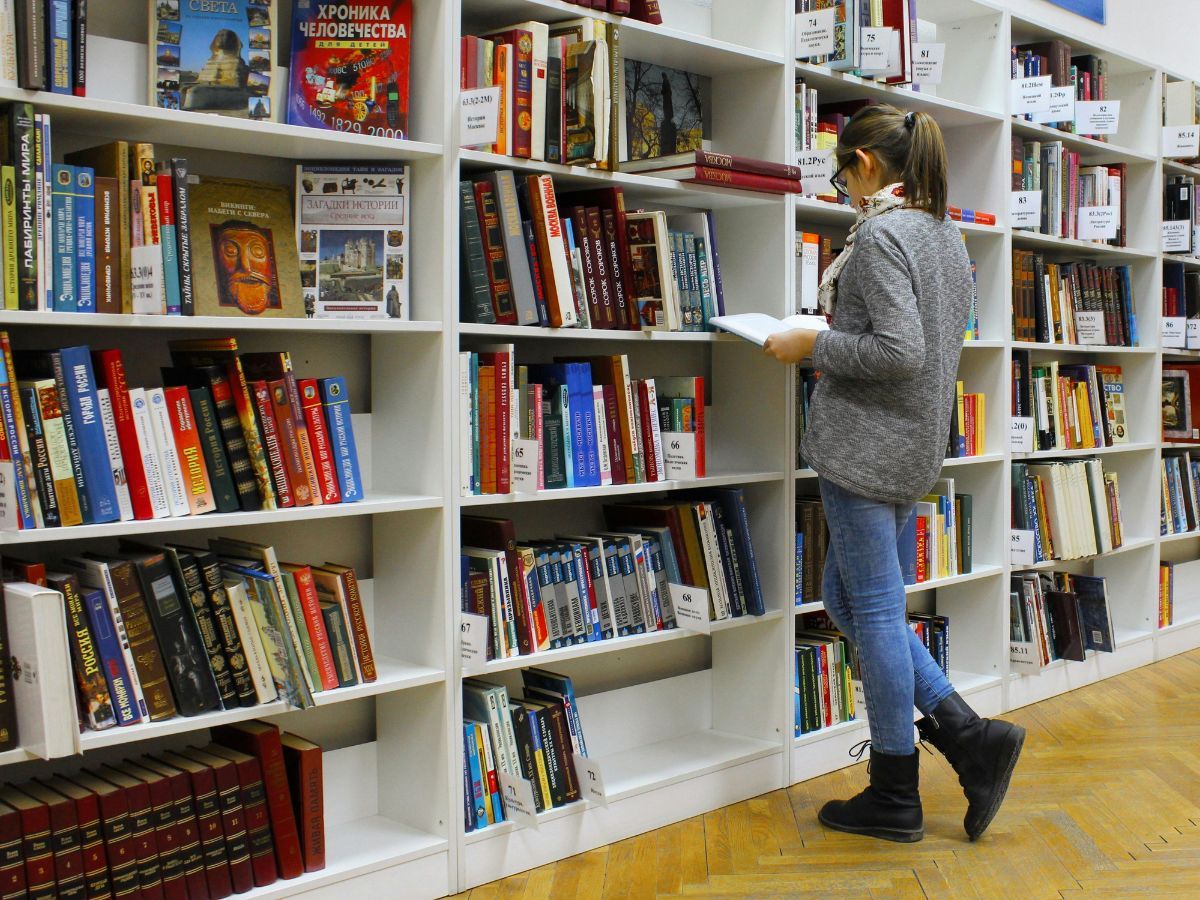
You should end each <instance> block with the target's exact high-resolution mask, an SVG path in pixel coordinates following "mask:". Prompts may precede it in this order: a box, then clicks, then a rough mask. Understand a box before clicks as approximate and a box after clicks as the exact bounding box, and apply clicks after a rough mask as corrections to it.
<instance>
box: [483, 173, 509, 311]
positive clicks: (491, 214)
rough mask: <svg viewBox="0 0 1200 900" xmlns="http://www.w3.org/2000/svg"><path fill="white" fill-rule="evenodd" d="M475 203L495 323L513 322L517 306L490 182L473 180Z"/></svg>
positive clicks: (494, 195) (494, 196)
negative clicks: (474, 181)
mask: <svg viewBox="0 0 1200 900" xmlns="http://www.w3.org/2000/svg"><path fill="white" fill-rule="evenodd" d="M475 206H476V209H477V210H478V213H479V230H480V235H481V236H482V240H483V252H484V260H485V262H486V263H487V275H488V283H489V285H490V291H491V298H492V310H493V312H494V314H495V321H496V324H497V325H516V324H517V310H516V304H515V301H514V298H513V291H512V280H511V278H510V277H509V262H508V260H507V259H506V257H505V254H504V231H503V229H502V228H501V225H500V213H499V210H498V208H497V205H496V193H495V191H494V190H493V189H492V185H491V183H490V182H487V181H478V182H476V183H475Z"/></svg>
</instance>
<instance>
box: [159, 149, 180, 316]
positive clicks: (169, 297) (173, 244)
mask: <svg viewBox="0 0 1200 900" xmlns="http://www.w3.org/2000/svg"><path fill="white" fill-rule="evenodd" d="M155 181H156V186H157V190H156V191H155V199H156V200H157V202H158V227H159V232H160V246H161V247H162V267H163V290H164V291H165V293H166V309H167V315H169V316H177V315H179V314H180V313H181V311H182V307H181V305H180V295H179V243H178V240H179V238H178V235H177V234H176V231H175V189H174V187H175V186H174V183H173V181H172V179H171V176H170V175H169V174H165V173H164V174H160V175H157V176H155Z"/></svg>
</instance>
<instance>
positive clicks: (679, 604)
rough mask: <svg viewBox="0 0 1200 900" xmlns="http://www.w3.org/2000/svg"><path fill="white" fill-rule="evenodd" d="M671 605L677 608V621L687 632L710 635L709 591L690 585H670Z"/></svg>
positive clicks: (668, 586) (668, 587) (668, 588)
mask: <svg viewBox="0 0 1200 900" xmlns="http://www.w3.org/2000/svg"><path fill="white" fill-rule="evenodd" d="M667 590H669V591H670V593H671V603H672V604H673V605H674V607H675V621H676V622H677V623H678V624H679V627H680V628H682V629H684V630H685V631H698V632H700V633H701V634H708V633H709V632H710V631H712V622H711V621H709V618H708V606H709V601H708V591H706V590H705V589H704V588H702V587H693V586H692V585H690V584H670V583H669V584H668V585H667Z"/></svg>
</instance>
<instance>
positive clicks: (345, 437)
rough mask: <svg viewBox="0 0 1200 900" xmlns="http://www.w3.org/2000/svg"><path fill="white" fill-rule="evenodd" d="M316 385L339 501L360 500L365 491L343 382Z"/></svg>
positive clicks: (338, 379)
mask: <svg viewBox="0 0 1200 900" xmlns="http://www.w3.org/2000/svg"><path fill="white" fill-rule="evenodd" d="M318 383H319V385H320V388H321V404H322V406H323V407H324V410H325V421H326V424H327V425H328V426H329V436H330V444H331V445H332V447H333V454H334V459H335V461H336V463H337V476H338V487H339V488H340V489H341V492H342V502H343V503H352V502H354V501H355V500H361V499H362V498H363V496H364V493H365V491H364V487H363V483H362V473H361V471H360V469H359V466H358V447H357V445H356V444H355V440H354V425H353V423H352V421H351V418H350V397H349V394H348V392H347V390H346V381H345V379H344V378H342V377H340V376H335V377H333V378H322V379H320V380H319V382H318Z"/></svg>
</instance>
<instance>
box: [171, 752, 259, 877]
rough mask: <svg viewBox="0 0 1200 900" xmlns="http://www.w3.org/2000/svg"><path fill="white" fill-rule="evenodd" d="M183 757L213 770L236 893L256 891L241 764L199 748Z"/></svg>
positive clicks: (222, 827) (230, 874)
mask: <svg viewBox="0 0 1200 900" xmlns="http://www.w3.org/2000/svg"><path fill="white" fill-rule="evenodd" d="M182 754H183V755H186V756H187V757H188V758H189V759H192V760H195V761H196V762H197V763H199V764H200V765H202V766H208V768H209V769H211V770H212V773H213V783H214V785H215V787H216V791H217V803H218V805H219V807H220V812H221V830H222V832H223V833H224V836H225V853H226V856H227V857H228V862H229V877H230V881H231V883H232V885H233V890H234V892H235V893H239V894H240V893H245V892H246V891H248V890H250V889H251V888H252V887H254V868H253V866H252V865H251V862H250V842H249V836H248V833H247V828H246V814H245V810H244V809H243V808H242V797H241V795H242V785H241V779H240V777H239V775H238V767H237V764H236V763H235V762H234V761H233V760H231V759H227V758H226V757H224V756H221V755H219V754H214V753H209V752H207V751H205V750H201V749H198V748H195V747H190V748H188V749H187V750H184V751H182Z"/></svg>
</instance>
